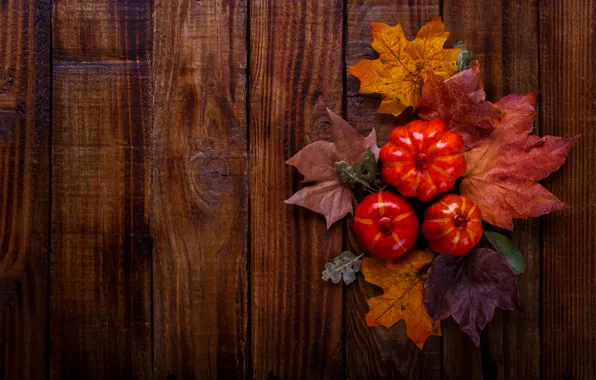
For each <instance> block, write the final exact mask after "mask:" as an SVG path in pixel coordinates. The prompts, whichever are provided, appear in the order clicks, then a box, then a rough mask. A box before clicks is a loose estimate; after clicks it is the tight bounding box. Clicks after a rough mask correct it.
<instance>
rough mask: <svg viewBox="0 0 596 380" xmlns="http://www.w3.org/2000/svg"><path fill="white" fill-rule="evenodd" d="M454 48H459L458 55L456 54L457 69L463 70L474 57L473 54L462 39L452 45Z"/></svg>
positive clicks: (468, 66) (467, 67)
mask: <svg viewBox="0 0 596 380" xmlns="http://www.w3.org/2000/svg"><path fill="white" fill-rule="evenodd" d="M453 47H454V48H456V49H461V51H460V52H459V55H458V56H457V63H456V64H457V71H458V72H459V71H464V70H466V69H469V68H470V61H472V58H474V54H472V52H471V51H470V50H469V49H468V46H467V45H466V44H464V43H463V42H462V41H459V42H458V43H456V44H455V46H453Z"/></svg>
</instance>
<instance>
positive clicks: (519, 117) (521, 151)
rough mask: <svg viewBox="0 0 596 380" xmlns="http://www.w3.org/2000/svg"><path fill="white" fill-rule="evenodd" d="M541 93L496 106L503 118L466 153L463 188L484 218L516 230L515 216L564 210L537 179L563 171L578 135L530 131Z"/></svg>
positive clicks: (513, 97)
mask: <svg viewBox="0 0 596 380" xmlns="http://www.w3.org/2000/svg"><path fill="white" fill-rule="evenodd" d="M536 95H537V93H530V94H525V95H508V96H505V97H503V98H501V99H500V100H499V101H498V102H497V103H496V106H497V107H499V108H500V109H501V110H502V119H501V122H500V123H499V124H498V125H497V127H496V129H495V130H494V132H493V133H492V134H491V135H490V137H489V138H487V139H485V140H483V141H482V142H481V143H480V144H479V145H478V146H476V147H474V148H473V149H471V150H470V151H468V152H466V153H465V157H466V161H467V164H468V171H467V173H466V175H465V177H464V179H463V181H462V183H461V185H460V187H459V190H460V193H461V195H464V196H466V197H468V198H470V199H471V200H472V201H474V203H476V205H478V207H480V210H481V211H482V218H483V220H484V221H486V222H488V223H490V224H492V225H494V226H497V227H501V228H506V229H509V230H511V229H513V220H512V218H523V219H526V218H528V217H531V216H533V217H536V216H540V215H544V214H548V213H550V212H552V211H556V210H561V209H563V208H565V204H564V203H563V202H561V201H560V200H558V199H557V197H555V196H554V195H553V194H551V193H550V192H549V191H548V190H546V189H545V188H544V187H542V186H541V185H540V184H539V183H538V182H537V181H539V180H541V179H543V178H545V177H547V176H548V175H549V174H551V173H552V172H554V171H556V170H558V169H559V168H560V167H561V165H563V163H564V162H565V160H566V159H567V155H568V154H569V150H570V149H571V147H572V146H573V144H574V143H575V142H576V141H577V139H579V136H575V137H570V138H561V137H554V136H546V137H538V136H535V135H530V132H531V131H532V128H533V122H534V118H535V116H536V110H535V105H536Z"/></svg>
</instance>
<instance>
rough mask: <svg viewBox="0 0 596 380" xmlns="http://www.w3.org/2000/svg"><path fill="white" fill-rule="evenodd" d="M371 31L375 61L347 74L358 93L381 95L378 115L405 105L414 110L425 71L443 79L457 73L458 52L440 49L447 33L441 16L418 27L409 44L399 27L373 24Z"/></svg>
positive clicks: (351, 69) (366, 61)
mask: <svg viewBox="0 0 596 380" xmlns="http://www.w3.org/2000/svg"><path fill="white" fill-rule="evenodd" d="M371 29H372V30H371V31H372V36H373V42H372V47H373V48H374V49H375V50H376V51H377V52H378V53H379V59H375V60H368V59H363V60H361V61H360V62H358V63H357V64H356V65H355V66H354V67H351V68H350V69H349V70H348V71H349V73H350V74H352V75H354V76H356V77H357V78H358V79H360V92H361V93H363V94H373V93H377V94H381V95H383V101H382V102H381V105H380V106H379V109H378V112H379V113H391V114H393V115H394V116H397V115H399V114H400V113H402V112H403V111H404V110H405V109H406V108H408V107H409V106H412V107H414V108H416V106H417V105H418V99H419V98H420V90H421V87H422V85H423V83H424V73H425V70H426V69H432V70H434V71H435V72H436V73H438V74H440V75H441V76H442V77H443V78H448V77H450V76H451V75H453V74H454V73H455V72H456V71H457V65H456V61H457V56H458V54H459V52H460V49H443V45H444V44H445V41H447V38H448V37H449V33H448V32H445V28H444V25H443V22H442V21H441V17H436V18H434V19H433V20H432V21H430V22H428V23H427V24H425V25H424V26H423V27H422V28H420V30H419V31H418V34H417V35H416V38H415V39H414V40H413V41H408V39H407V38H406V36H405V34H404V31H403V30H402V27H401V25H399V24H398V25H396V26H389V25H387V24H385V23H382V22H373V23H372V24H371Z"/></svg>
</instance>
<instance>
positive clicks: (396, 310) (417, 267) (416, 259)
mask: <svg viewBox="0 0 596 380" xmlns="http://www.w3.org/2000/svg"><path fill="white" fill-rule="evenodd" d="M433 258H434V255H433V253H432V252H431V251H420V250H416V249H413V250H410V251H409V252H407V253H406V254H404V255H402V256H400V257H397V258H395V259H390V260H387V259H376V258H369V257H365V258H364V259H362V264H361V269H360V270H361V271H362V274H363V275H364V278H365V280H366V281H368V282H370V283H371V284H374V285H377V286H380V287H381V288H383V290H384V293H383V294H382V295H380V296H377V297H373V298H370V299H368V300H367V302H368V306H369V308H370V309H369V312H368V314H366V323H367V324H368V325H369V326H379V325H381V326H384V327H385V328H390V327H391V326H393V325H394V324H395V323H397V322H399V321H400V320H402V319H403V320H404V322H405V324H406V333H407V335H408V338H410V339H411V340H412V341H413V342H414V343H415V344H416V346H418V348H419V349H422V347H423V346H424V343H425V342H426V339H427V338H428V337H429V336H431V335H437V336H440V335H441V327H440V325H439V324H436V325H435V326H433V323H432V322H431V320H430V317H429V315H428V313H427V311H426V308H425V307H424V304H423V299H424V276H425V275H426V273H425V270H426V269H427V268H428V266H429V265H430V263H431V262H432V261H433Z"/></svg>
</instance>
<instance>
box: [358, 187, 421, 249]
mask: <svg viewBox="0 0 596 380" xmlns="http://www.w3.org/2000/svg"><path fill="white" fill-rule="evenodd" d="M418 226H419V223H418V217H417V216H416V213H415V212H414V209H413V208H412V206H411V205H410V203H409V202H408V201H407V200H406V199H404V198H402V197H400V196H399V195H396V194H393V193H390V192H388V191H381V192H379V193H375V194H370V195H369V196H367V197H366V198H364V200H363V201H362V202H360V204H359V205H358V206H357V207H356V212H355V213H354V222H353V225H352V229H353V231H354V235H355V236H356V239H358V242H359V243H360V244H361V245H362V246H363V247H364V248H365V249H367V250H368V251H369V252H370V254H371V255H373V256H375V257H397V256H401V255H402V254H404V253H405V252H406V251H407V250H409V249H410V248H412V247H413V246H414V243H415V242H416V238H417V237H418Z"/></svg>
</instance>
